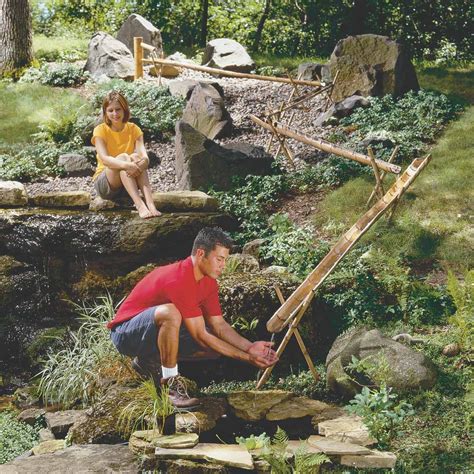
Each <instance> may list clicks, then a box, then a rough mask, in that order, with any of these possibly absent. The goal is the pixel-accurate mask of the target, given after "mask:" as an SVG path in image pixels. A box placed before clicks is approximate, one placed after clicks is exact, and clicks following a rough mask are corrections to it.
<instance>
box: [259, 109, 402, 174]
mask: <svg viewBox="0 0 474 474" xmlns="http://www.w3.org/2000/svg"><path fill="white" fill-rule="evenodd" d="M250 119H251V120H252V121H253V122H255V123H256V124H257V125H260V126H261V127H263V128H266V129H267V130H270V131H271V132H273V129H275V130H276V131H277V132H278V133H279V134H281V135H284V136H286V137H288V138H293V139H295V140H297V141H299V142H302V143H305V144H307V145H310V146H313V147H314V148H317V149H319V150H323V151H326V152H327V153H334V154H335V155H339V156H343V157H344V158H349V159H350V160H354V161H358V162H359V163H362V164H364V165H371V159H370V157H369V156H367V155H363V154H362V153H358V152H356V151H352V150H348V149H346V148H342V147H340V146H338V145H334V144H333V143H330V142H328V141H326V140H323V139H321V138H311V137H308V136H307V135H304V134H302V133H299V132H297V131H294V130H293V129H290V128H289V127H286V126H284V125H281V124H277V125H274V126H273V127H272V126H270V125H269V124H268V123H267V122H265V121H263V120H261V119H259V118H258V117H256V116H255V115H250ZM272 128H273V129H272ZM375 162H376V163H377V166H378V167H379V168H380V169H382V170H384V171H387V172H389V173H394V174H399V173H400V171H401V168H400V166H397V165H394V164H392V163H387V162H386V161H383V160H379V159H376V160H375Z"/></svg>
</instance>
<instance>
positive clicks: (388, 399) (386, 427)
mask: <svg viewBox="0 0 474 474" xmlns="http://www.w3.org/2000/svg"><path fill="white" fill-rule="evenodd" d="M397 398H398V396H397V395H396V394H395V393H392V391H391V388H387V387H386V386H385V385H383V386H382V387H381V388H380V389H369V388H368V387H363V388H362V392H361V393H358V394H357V395H356V396H355V397H354V399H353V400H351V401H350V402H349V405H348V406H346V410H347V411H348V412H349V413H354V414H356V415H359V416H360V417H361V418H362V420H363V421H364V424H365V425H366V426H367V428H368V429H369V432H370V434H371V435H372V436H373V437H374V438H376V439H377V440H378V442H379V445H380V447H382V448H385V447H387V446H388V445H389V443H390V441H391V439H392V438H393V437H394V436H395V435H396V428H397V427H398V426H399V425H400V424H401V423H402V421H403V420H404V418H406V417H407V416H411V415H413V414H414V413H415V412H414V411H413V407H412V406H411V405H410V404H409V403H407V402H404V401H400V402H398V403H395V402H396V400H397Z"/></svg>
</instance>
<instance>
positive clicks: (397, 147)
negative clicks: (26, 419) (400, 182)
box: [366, 145, 400, 207]
mask: <svg viewBox="0 0 474 474" xmlns="http://www.w3.org/2000/svg"><path fill="white" fill-rule="evenodd" d="M399 148H400V147H399V146H398V145H397V146H396V147H395V148H394V149H393V151H392V154H391V155H390V158H389V159H388V161H387V163H392V161H393V160H394V159H395V157H396V156H397V153H398V150H399ZM386 174H387V172H386V171H382V172H381V173H380V181H382V182H383V180H384V178H385V176H386ZM397 178H398V176H397ZM375 195H376V189H375V188H374V190H373V191H372V193H371V195H370V196H369V199H368V200H367V204H366V206H367V207H368V206H369V205H370V203H371V201H372V199H373V198H374V197H375Z"/></svg>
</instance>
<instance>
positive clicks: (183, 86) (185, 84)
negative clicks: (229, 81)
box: [168, 79, 224, 100]
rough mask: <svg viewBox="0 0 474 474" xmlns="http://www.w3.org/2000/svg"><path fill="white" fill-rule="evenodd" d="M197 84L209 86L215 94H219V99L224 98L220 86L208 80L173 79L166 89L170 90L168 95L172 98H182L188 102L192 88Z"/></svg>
mask: <svg viewBox="0 0 474 474" xmlns="http://www.w3.org/2000/svg"><path fill="white" fill-rule="evenodd" d="M198 84H201V85H202V84H205V85H211V86H212V87H214V89H216V90H217V92H219V94H220V95H221V97H224V90H223V89H222V86H221V85H220V84H219V83H218V82H216V81H212V80H210V79H199V80H197V79H173V80H171V81H170V82H168V88H169V90H170V94H171V95H172V96H173V97H183V98H185V99H186V100H189V98H190V97H191V94H192V93H193V91H194V88H195V87H196V86H197V85H198Z"/></svg>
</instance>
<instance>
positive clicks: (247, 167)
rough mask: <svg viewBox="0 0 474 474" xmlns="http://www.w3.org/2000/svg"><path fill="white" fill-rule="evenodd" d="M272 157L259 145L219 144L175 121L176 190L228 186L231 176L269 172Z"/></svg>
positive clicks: (230, 183)
mask: <svg viewBox="0 0 474 474" xmlns="http://www.w3.org/2000/svg"><path fill="white" fill-rule="evenodd" d="M272 161H273V159H272V157H271V156H270V155H268V154H267V153H265V152H264V151H263V149H262V148H261V147H254V146H252V145H247V144H230V145H225V146H221V145H219V144H217V143H216V142H214V141H212V140H210V139H208V138H207V137H206V136H205V135H203V134H202V133H200V132H198V131H197V130H195V129H194V128H193V127H192V126H191V125H189V124H188V123H186V122H184V121H182V120H180V121H179V122H178V123H177V124H176V176H177V179H178V188H179V189H183V190H184V189H191V190H194V189H201V188H204V189H206V188H209V187H210V186H213V187H215V188H216V189H229V188H230V187H231V186H232V178H233V177H234V176H242V177H243V176H247V175H249V174H252V175H266V174H270V173H271V164H272Z"/></svg>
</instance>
